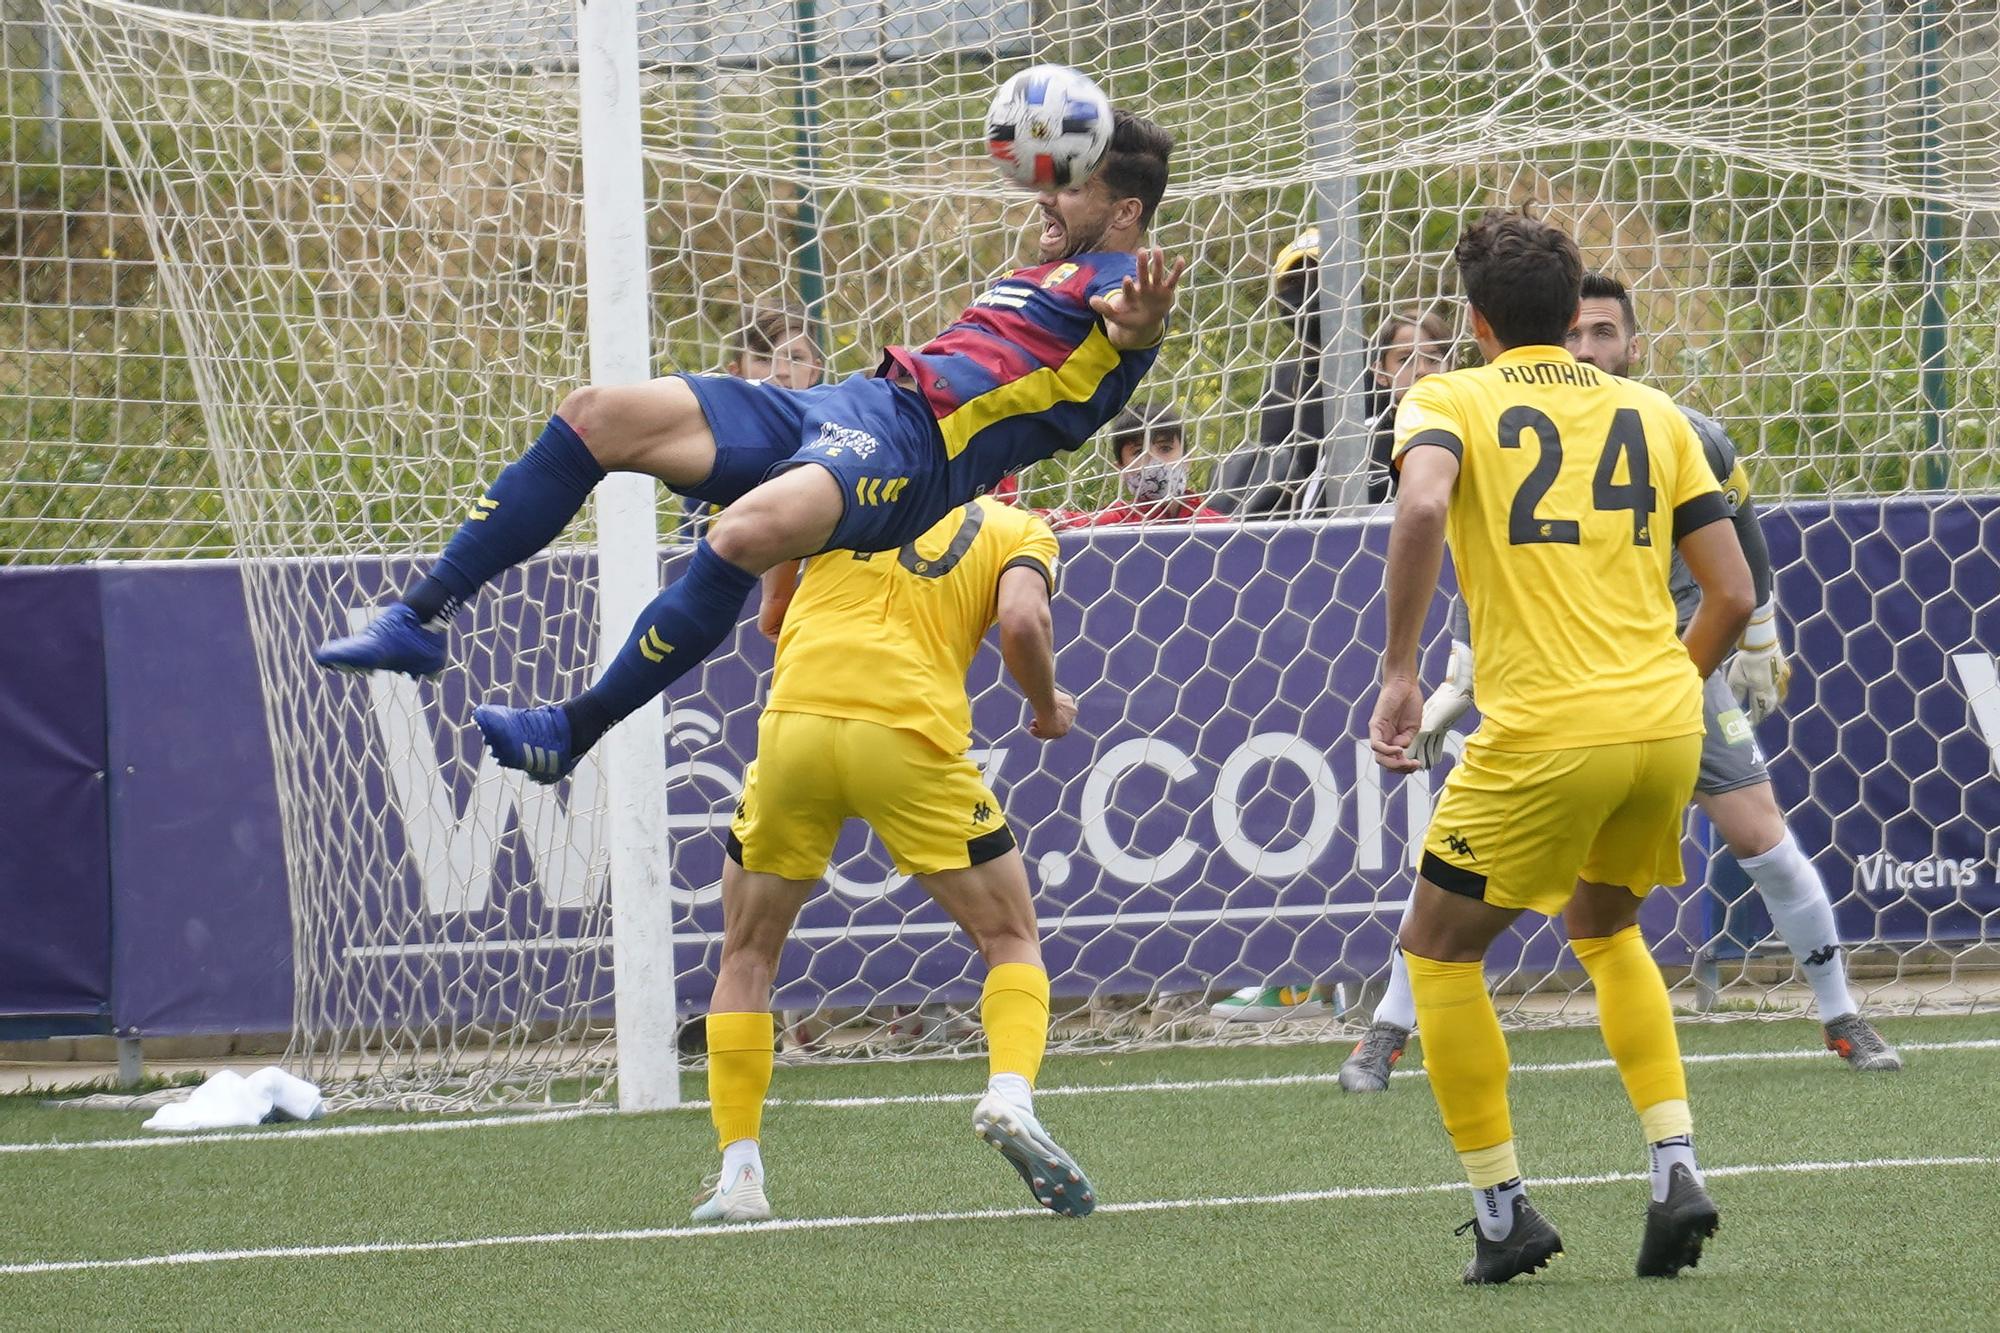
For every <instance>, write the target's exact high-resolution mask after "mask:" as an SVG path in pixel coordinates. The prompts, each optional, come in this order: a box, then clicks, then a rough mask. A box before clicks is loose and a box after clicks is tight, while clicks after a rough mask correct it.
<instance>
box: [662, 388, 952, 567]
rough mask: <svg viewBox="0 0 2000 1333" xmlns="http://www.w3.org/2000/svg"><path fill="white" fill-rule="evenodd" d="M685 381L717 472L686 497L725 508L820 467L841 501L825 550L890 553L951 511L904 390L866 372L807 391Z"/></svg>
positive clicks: (917, 406)
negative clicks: (780, 476) (770, 481)
mask: <svg viewBox="0 0 2000 1333" xmlns="http://www.w3.org/2000/svg"><path fill="white" fill-rule="evenodd" d="M681 378H682V379H683V380H685V381H686V382H687V386H688V387H689V388H690V389H693V390H694V396H695V400H696V401H697V402H699V403H700V404H701V412H702V415H703V416H705V417H707V418H708V429H709V432H710V433H711V434H712V435H714V436H715V470H714V471H713V472H711V473H710V474H709V476H708V479H707V480H706V481H704V482H702V484H701V485H699V486H692V487H689V488H687V489H686V490H684V491H682V492H681V493H682V494H683V495H688V496H692V497H693V498H695V499H697V500H706V501H708V502H709V503H710V504H715V505H722V506H727V505H729V504H731V503H733V502H734V501H735V500H736V499H737V497H738V496H741V495H742V494H743V493H744V492H745V491H748V490H750V489H751V488H752V487H754V486H756V485H757V484H758V483H760V482H762V481H763V480H765V479H766V478H767V477H771V476H774V475H776V474H777V473H780V472H784V471H787V470H788V469H791V468H795V467H803V466H805V465H806V464H808V463H813V464H817V465H819V466H820V467H823V468H825V469H826V470H827V471H828V472H831V473H832V474H833V477H834V480H835V481H837V482H839V483H840V493H841V496H842V498H843V500H844V501H845V504H844V506H843V508H842V511H841V516H840V523H839V525H838V526H837V527H835V528H834V530H833V537H832V539H831V540H829V541H828V542H827V544H826V546H825V548H824V549H826V550H829V551H891V550H894V549H896V548H897V547H899V546H901V545H903V544H904V543H905V542H910V541H914V540H916V538H917V537H918V535H919V534H921V533H923V532H925V531H926V530H927V529H929V528H930V527H931V526H932V525H933V524H935V523H936V522H937V521H938V520H939V519H940V518H943V517H944V516H945V514H946V513H948V512H950V510H951V509H952V508H953V507H954V504H953V502H952V500H951V498H950V495H949V486H950V479H949V477H948V476H947V473H946V469H945V457H944V440H943V438H942V437H941V436H940V435H939V434H938V429H937V418H936V417H934V416H933V415H932V414H931V410H930V406H929V405H928V404H927V403H925V402H924V400H923V398H922V397H920V396H919V395H917V394H916V393H914V392H913V391H911V390H909V389H906V388H903V387H901V386H900V385H896V384H891V383H890V382H889V381H888V380H885V379H877V378H874V377H872V376H869V375H850V376H849V377H848V378H846V379H844V380H842V381H840V383H838V384H822V385H818V386H816V387H814V388H811V389H787V388H784V387H782V386H781V385H776V384H770V383H765V382H761V381H753V380H741V379H737V378H735V377H734V376H729V375H683V376H681Z"/></svg>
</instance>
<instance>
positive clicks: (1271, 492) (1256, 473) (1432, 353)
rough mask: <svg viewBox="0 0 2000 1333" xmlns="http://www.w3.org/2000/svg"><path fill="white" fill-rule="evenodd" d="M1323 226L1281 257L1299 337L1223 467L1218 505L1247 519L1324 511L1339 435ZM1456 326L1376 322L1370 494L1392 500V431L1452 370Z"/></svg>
mask: <svg viewBox="0 0 2000 1333" xmlns="http://www.w3.org/2000/svg"><path fill="white" fill-rule="evenodd" d="M1319 253H1320V249H1319V228H1317V227H1307V228H1306V229H1305V230H1304V231H1301V232H1300V233H1299V234H1298V235H1297V236H1296V237H1294V238H1293V239H1292V241H1291V243H1290V244H1289V245H1287V246H1285V248H1284V249H1282V250H1280V251H1279V252H1278V256H1277V258H1276V259H1275V260H1274V261H1273V262H1272V265H1271V270H1272V272H1271V291H1272V296H1273V298H1274V299H1275V300H1276V301H1277V303H1278V305H1279V307H1280V308H1281V309H1282V310H1283V311H1284V312H1285V317H1286V320H1287V322H1288V324H1289V325H1290V328H1291V332H1292V335H1293V337H1292V342H1291V345H1290V347H1289V348H1288V349H1287V350H1286V353H1285V355H1283V356H1281V357H1280V358H1279V359H1278V361H1276V362H1275V363H1274V364H1273V365H1272V366H1271V370H1270V373H1269V375H1268V377H1267V378H1266V380H1265V384H1264V396H1263V398H1262V399H1261V400H1260V401H1259V403H1258V420H1257V438H1256V439H1254V440H1251V441H1249V442H1248V443H1246V444H1244V445H1243V446H1242V447H1241V448H1240V449H1238V450H1236V452H1234V453H1233V454H1231V455H1230V456H1229V457H1228V458H1227V459H1225V460H1224V461H1223V463H1222V466H1221V467H1220V468H1219V469H1217V472H1216V481H1215V487H1214V491H1215V494H1214V497H1213V499H1212V500H1211V501H1210V503H1211V504H1212V505H1213V506H1214V507H1215V508H1217V509H1220V510H1222V511H1224V512H1226V513H1231V514H1234V515H1236V516H1237V517H1240V518H1251V517H1270V518H1282V517H1291V516H1295V515H1297V514H1299V513H1301V512H1305V511H1308V510H1310V509H1312V508H1314V507H1315V503H1316V499H1317V495H1318V490H1317V487H1316V486H1315V484H1314V480H1315V478H1316V477H1317V476H1318V473H1319V467H1320V449H1321V446H1322V445H1323V444H1324V442H1325V440H1326V438H1327V435H1328V434H1329V431H1328V428H1327V422H1326V412H1325V394H1324V393H1323V391H1322V388H1321V384H1320V357H1321V355H1322V353H1323V351H1324V348H1325V339H1324V338H1323V337H1322V333H1321V329H1322V325H1321V319H1320V309H1319ZM1450 346H1451V329H1450V327H1449V326H1448V325H1447V324H1446V323H1445V321H1444V320H1443V319H1442V318H1441V317H1440V316H1438V315H1437V314H1436V313H1434V312H1432V311H1429V310H1426V309H1423V308H1419V307H1408V308H1405V309H1402V310H1398V311H1396V312H1394V313H1392V314H1390V315H1389V316H1388V317H1387V318H1385V319H1384V320H1383V321H1382V322H1381V323H1380V324H1379V325H1377V326H1376V329H1375V334H1374V336H1373V337H1372V338H1370V339H1369V343H1368V367H1367V371H1366V380H1365V382H1364V384H1363V386H1362V398H1361V416H1362V420H1363V421H1364V422H1365V423H1366V426H1365V429H1366V430H1367V431H1368V433H1369V437H1370V438H1369V467H1368V498H1369V499H1370V500H1371V501H1376V502H1379V501H1381V500H1384V499H1386V498H1387V497H1388V494H1389V486H1390V476H1389V469H1388V446H1389V427H1390V423H1391V422H1392V421H1393V420H1394V418H1395V406H1396V404H1397V403H1398V402H1401V401H1402V397H1403V393H1404V391H1406V390H1407V389H1408V388H1409V387H1410V385H1411V384H1413V383H1415V382H1416V381H1417V380H1418V379H1421V378H1422V377H1423V376H1425V375H1429V374H1433V373H1435V372H1436V371H1439V370H1443V369H1445V368H1446V366H1447V365H1448V364H1449V352H1450Z"/></svg>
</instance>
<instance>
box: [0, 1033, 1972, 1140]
mask: <svg viewBox="0 0 2000 1333" xmlns="http://www.w3.org/2000/svg"><path fill="white" fill-rule="evenodd" d="M1896 1049H1897V1050H1899V1051H1993V1050H2000V1038H1980V1039H1976V1040H1965V1041H1912V1042H1904V1043H1903V1044H1901V1045H1899V1046H1898V1047H1897V1048H1896ZM1834 1058H1835V1057H1834V1056H1832V1055H1830V1054H1828V1053H1827V1052H1826V1051H1823V1050H1819V1049H1817V1048H1811V1049H1798V1050H1783V1051H1718V1052H1713V1053H1710V1054H1702V1055H1683V1056H1682V1057H1681V1059H1682V1060H1684V1061H1685V1062H1686V1063H1688V1064H1691V1065H1733V1064H1761V1063H1765V1062H1768V1061H1774V1060H1824V1061H1831V1060H1833V1059H1834ZM1612 1068H1615V1066H1614V1065H1613V1064H1612V1062H1611V1061H1610V1060H1608V1059H1596V1060H1564V1061H1560V1062H1552V1063H1543V1064H1519V1065H1515V1066H1514V1067H1513V1073H1515V1074H1517V1075H1521V1074H1574V1073H1578V1072H1581V1071H1585V1070H1592V1069H1612ZM1394 1077H1396V1078H1399V1079H1405V1078H1422V1077H1424V1071H1423V1070H1421V1069H1403V1070H1398V1071H1397V1072H1396V1074H1395V1075H1394ZM1338 1079H1339V1075H1338V1073H1331V1072H1330V1073H1316V1074H1269V1075H1261V1076H1256V1077H1247V1078H1206V1079H1158V1080H1153V1081H1150V1082H1145V1083H1073V1084H1065V1085H1062V1086H1059V1087H1050V1088H1037V1089H1035V1096H1036V1097H1038V1098H1047V1097H1090V1096H1097V1095H1100V1094H1122V1093H1154V1092H1227V1091H1235V1090H1239V1089H1256V1088H1297V1087H1310V1086H1313V1085H1316V1084H1327V1083H1334V1082H1337V1081H1338ZM983 1091H984V1090H983V1089H980V1090H975V1091H968V1092H911V1093H900V1094H893V1095H889V1096H882V1097H772V1098H769V1099H768V1100H767V1101H766V1102H765V1105H766V1106H785V1107H804V1108H808V1109H815V1108H818V1109H830V1110H866V1109H868V1108H870V1107H878V1106H953V1105H960V1104H963V1105H966V1106H970V1105H972V1104H973V1103H974V1102H976V1101H978V1100H979V1098H980V1095H981V1093H982V1092H983ZM674 1109H675V1110H677V1111H705V1110H707V1109H708V1103H707V1102H705V1101H687V1102H682V1103H681V1104H680V1105H679V1106H678V1107H675V1108H674ZM616 1114H618V1112H617V1111H615V1110H614V1109H612V1108H610V1107H603V1106H586V1107H576V1108H572V1109H570V1110H564V1111H538V1112H525V1113H513V1114H499V1115H485V1116H464V1117H457V1118H453V1119H450V1120H421V1121H414V1122H403V1121H398V1122H396V1123H393V1124H386V1125H319V1126H301V1127H299V1128H297V1129H261V1130H260V1129H252V1130H235V1131H230V1132H226V1133H207V1134H160V1135H156V1136H149V1137H147V1138H136V1139H77V1140H71V1141H67V1142H61V1143H0V1156H4V1155H7V1154H10V1153H44V1152H88V1151H90V1150H92V1149H97V1148H168V1147H185V1146H188V1145H190V1144H202V1143H288V1142H296V1141H298V1140H299V1139H326V1138H336V1139H337V1138H372V1137H375V1136H378V1135H383V1134H434V1133H441V1132H443V1131H446V1130H456V1129H496V1128H497V1129H506V1128H509V1127H512V1126H515V1125H547V1124H554V1123H558V1122H560V1121H564V1120H580V1119H584V1118H586V1117H592V1118H594V1117H598V1116H609V1115H616Z"/></svg>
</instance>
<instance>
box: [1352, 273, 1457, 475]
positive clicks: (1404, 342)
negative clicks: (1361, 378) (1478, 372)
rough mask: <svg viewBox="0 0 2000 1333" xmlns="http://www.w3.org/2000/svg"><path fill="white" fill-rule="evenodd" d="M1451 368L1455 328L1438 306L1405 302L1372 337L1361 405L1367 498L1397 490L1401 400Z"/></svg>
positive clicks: (1369, 342)
mask: <svg viewBox="0 0 2000 1333" xmlns="http://www.w3.org/2000/svg"><path fill="white" fill-rule="evenodd" d="M1450 368H1451V327H1450V325H1448V324H1446V323H1445V322H1444V317H1443V316H1442V315H1440V314H1438V313H1437V312H1436V311H1435V310H1427V309H1425V308H1424V307H1422V306H1405V307H1404V308H1403V309H1401V310H1398V311H1395V312H1394V313H1392V314H1390V315H1389V316H1388V317H1387V318H1386V319H1384V320H1383V321H1382V322H1381V323H1380V324H1377V325H1376V326H1375V334H1374V336H1373V337H1371V338H1370V339H1369V340H1368V383H1367V386H1366V387H1365V389H1364V390H1363V395H1362V400H1361V410H1362V413H1363V415H1364V416H1365V417H1366V418H1367V421H1368V498H1369V500H1370V501H1371V502H1373V503H1376V504H1380V503H1381V502H1382V501H1384V500H1386V499H1388V498H1389V496H1390V495H1391V494H1392V493H1394V491H1395V489H1396V477H1395V473H1394V472H1393V471H1392V470H1391V469H1390V467H1389V449H1390V446H1391V445H1392V444H1394V442H1395V440H1394V436H1395V429H1394V428H1395V423H1396V405H1397V404H1398V403H1400V402H1402V401H1403V395H1404V394H1406V393H1408V392H1409V391H1410V386H1411V385H1412V384H1415V383H1416V382H1417V381H1418V380H1420V379H1422V378H1423V377H1424V376H1426V375H1435V374H1437V373H1438V372H1439V371H1443V370H1449V369H1450Z"/></svg>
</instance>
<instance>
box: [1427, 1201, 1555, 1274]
mask: <svg viewBox="0 0 2000 1333" xmlns="http://www.w3.org/2000/svg"><path fill="white" fill-rule="evenodd" d="M1468 1231H1470V1232H1471V1233H1472V1239H1473V1250H1472V1262H1470V1263H1468V1264H1467V1265H1466V1266H1465V1273H1464V1275H1463V1280H1464V1281H1465V1282H1466V1283H1467V1284H1469V1285H1472V1286H1487V1285H1492V1284H1497V1283H1501V1282H1511V1281H1513V1280H1514V1279H1515V1278H1517V1277H1519V1276H1521V1274H1523V1273H1534V1272H1539V1271H1540V1270H1541V1269H1544V1268H1546V1267H1548V1264H1549V1260H1551V1259H1553V1258H1555V1257H1556V1256H1557V1255H1559V1254H1561V1253H1562V1252H1563V1241H1562V1237H1561V1236H1558V1235H1557V1234H1556V1229H1555V1226H1554V1224H1553V1223H1551V1222H1550V1221H1549V1219H1548V1218H1546V1217H1543V1216H1542V1215H1541V1214H1540V1213H1538V1212H1536V1211H1535V1205H1533V1204H1532V1203H1529V1202H1528V1199H1527V1196H1526V1195H1521V1196H1520V1197H1518V1198H1516V1199H1515V1200H1514V1229H1513V1230H1512V1231H1509V1232H1508V1233H1507V1234H1506V1235H1505V1236H1503V1237H1501V1238H1500V1239H1499V1240H1488V1239H1486V1233H1485V1232H1483V1231H1481V1230H1480V1229H1479V1219H1478V1218H1474V1219H1473V1220H1472V1221H1470V1222H1467V1223H1466V1224H1465V1225H1464V1226H1462V1227H1458V1228H1457V1229H1455V1230H1454V1231H1453V1232H1452V1234H1453V1235H1455V1236H1462V1235H1464V1234H1465V1233H1466V1232H1468Z"/></svg>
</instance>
